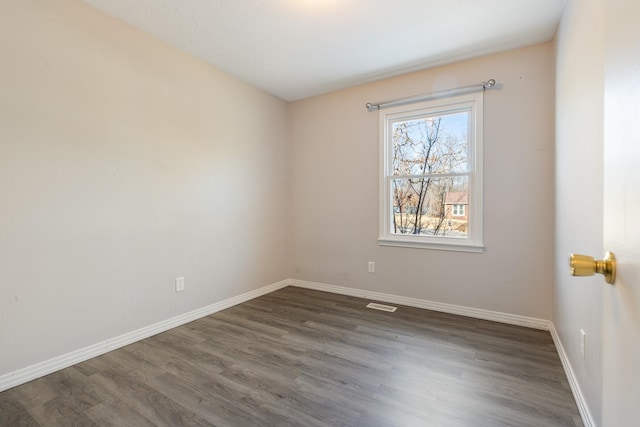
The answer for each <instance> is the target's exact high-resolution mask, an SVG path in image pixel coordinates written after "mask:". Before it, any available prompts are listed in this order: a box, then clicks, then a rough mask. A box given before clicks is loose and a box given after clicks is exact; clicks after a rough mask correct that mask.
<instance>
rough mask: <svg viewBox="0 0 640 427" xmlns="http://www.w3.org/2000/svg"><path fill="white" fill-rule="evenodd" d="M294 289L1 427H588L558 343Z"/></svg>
mask: <svg viewBox="0 0 640 427" xmlns="http://www.w3.org/2000/svg"><path fill="white" fill-rule="evenodd" d="M368 302H369V301H368V300H363V299H359V298H353V297H347V296H342V295H334V294H329V293H324V292H317V291H310V290H306V289H300V288H291V287H290V288H285V289H282V290H280V291H277V292H274V293H271V294H269V295H265V296H263V297H260V298H257V299H254V300H252V301H249V302H246V303H244V304H241V305H238V306H235V307H233V308H230V309H228V310H224V311H222V312H219V313H216V314H214V315H211V316H208V317H205V318H202V319H200V320H197V321H195V322H192V323H189V324H187V325H184V326H181V327H179V328H175V329H173V330H170V331H168V332H165V333H162V334H159V335H156V336H154V337H151V338H148V339H145V340H143V341H140V342H138V343H135V344H132V345H129V346H127V347H124V348H122V349H119V350H116V351H113V352H111V353H108V354H105V355H103V356H100V357H96V358H94V359H91V360H89V361H86V362H84V363H80V364H78V365H76V366H73V367H70V368H67V369H64V370H62V371H59V372H56V373H54V374H51V375H48V376H46V377H43V378H40V379H37V380H35V381H32V382H30V383H27V384H24V385H22V386H19V387H15V388H13V389H10V390H7V391H5V392H2V393H0V425H1V426H11V427H13V426H30V425H33V426H65V427H67V426H76V425H77V426H84V425H99V426H110V425H115V426H154V425H156V426H182V425H194V426H210V425H220V426H284V425H296V426H473V427H481V426H517V427H526V426H544V427H553V426H581V425H582V422H581V421H580V416H579V414H578V409H577V407H576V404H575V401H574V400H573V396H572V394H571V391H570V389H569V385H568V382H567V379H566V377H565V374H564V371H563V369H562V366H561V364H560V359H559V358H558V354H557V352H556V350H555V347H554V344H553V341H552V340H551V336H550V334H549V333H548V332H545V331H539V330H533V329H527V328H521V327H517V326H510V325H504V324H499V323H494V322H488V321H483V320H476V319H471V318H466V317H460V316H455V315H449V314H443V313H438V312H431V311H426V310H421V309H415V308H409V307H402V306H401V307H399V308H398V310H397V311H396V312H395V313H388V312H381V311H376V310H371V309H368V308H365V305H366V304H367V303H368Z"/></svg>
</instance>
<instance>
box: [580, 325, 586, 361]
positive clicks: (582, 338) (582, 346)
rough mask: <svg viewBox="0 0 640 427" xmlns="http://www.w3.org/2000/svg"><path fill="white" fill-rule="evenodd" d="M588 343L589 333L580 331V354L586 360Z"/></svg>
mask: <svg viewBox="0 0 640 427" xmlns="http://www.w3.org/2000/svg"><path fill="white" fill-rule="evenodd" d="M586 341H587V333H586V332H585V331H584V329H580V354H582V358H583V359H584V358H585V355H586V352H585V345H586Z"/></svg>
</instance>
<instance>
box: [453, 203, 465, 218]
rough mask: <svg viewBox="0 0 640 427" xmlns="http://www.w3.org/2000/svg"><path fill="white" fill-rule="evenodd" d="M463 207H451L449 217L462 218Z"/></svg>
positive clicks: (458, 204) (457, 205)
mask: <svg viewBox="0 0 640 427" xmlns="http://www.w3.org/2000/svg"><path fill="white" fill-rule="evenodd" d="M464 208H465V206H464V205H461V204H460V203H456V204H455V205H451V216H464V211H465V209H464Z"/></svg>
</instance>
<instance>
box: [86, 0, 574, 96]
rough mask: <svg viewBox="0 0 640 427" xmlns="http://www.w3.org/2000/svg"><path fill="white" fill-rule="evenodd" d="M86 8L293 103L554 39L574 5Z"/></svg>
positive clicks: (107, 0) (434, 1) (332, 2)
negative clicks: (567, 8)
mask: <svg viewBox="0 0 640 427" xmlns="http://www.w3.org/2000/svg"><path fill="white" fill-rule="evenodd" d="M84 1H85V2H86V3H89V4H91V5H93V6H95V7H96V8H98V9H101V10H103V11H104V12H106V13H108V14H110V15H113V16H115V17H116V18H119V19H121V20H122V21H125V22H127V23H129V24H131V25H133V26H135V27H137V28H139V29H141V30H142V31H145V32H147V33H149V34H151V35H153V36H154V37H156V38H158V39H161V40H163V41H165V42H167V43H169V44H172V45H174V46H176V47H178V48H179V49H181V50H183V51H185V52H188V53H190V54H192V55H194V56H196V57H198V58H200V59H202V60H204V61H206V62H208V63H210V64H213V65H215V66H217V67H219V68H221V69H223V70H225V71H227V72H228V73H230V74H233V75H235V76H236V77H238V78H240V79H242V80H244V81H246V82H249V83H251V84H253V85H255V86H257V87H259V88H262V89H264V90H265V91H267V92H270V93H272V94H274V95H276V96H278V97H280V98H283V99H285V100H288V101H293V100H297V99H302V98H306V97H310V96H313V95H318V94H322V93H326V92H330V91H333V90H336V89H342V88H346V87H350V86H354V85H357V84H361V83H366V82H370V81H374V80H379V79H381V78H385V77H390V76H394V75H400V74H404V73H407V72H410V71H415V70H419V69H424V68H428V67H432V66H435V65H441V64H445V63H450V62H454V61H459V60H462V59H468V58H472V57H476V56H480V55H485V54H489V53H495V52H499V51H503V50H508V49H513V48H517V47H522V46H527V45H531V44H535V43H540V42H544V41H548V40H551V39H552V38H553V36H554V33H555V30H556V26H557V24H558V20H559V18H560V15H561V14H562V11H563V9H564V6H565V3H566V1H567V0H84ZM479 77H480V78H481V79H482V78H484V77H486V76H479Z"/></svg>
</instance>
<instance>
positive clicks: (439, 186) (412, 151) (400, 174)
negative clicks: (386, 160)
mask: <svg viewBox="0 0 640 427" xmlns="http://www.w3.org/2000/svg"><path fill="white" fill-rule="evenodd" d="M468 115H469V113H468V112H466V111H463V112H456V113H453V114H444V115H439V116H427V117H420V118H415V119H411V120H403V121H398V122H395V123H393V126H392V135H391V137H392V141H391V169H392V170H391V171H390V172H391V174H392V175H393V179H392V180H391V196H392V200H393V215H392V219H393V221H392V224H391V225H392V230H391V232H392V233H393V234H414V235H431V236H449V237H466V236H467V233H468V220H467V219H466V218H460V217H459V216H457V217H454V215H453V206H455V205H461V204H464V203H468V202H467V200H468V195H469V174H468V172H469V166H468V143H467V133H468V120H469V119H468ZM452 194H455V195H456V198H457V199H458V200H455V201H456V202H457V203H451V197H450V196H451V195H452Z"/></svg>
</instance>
